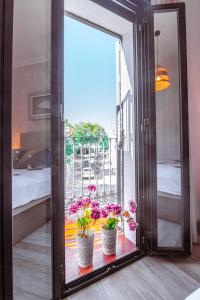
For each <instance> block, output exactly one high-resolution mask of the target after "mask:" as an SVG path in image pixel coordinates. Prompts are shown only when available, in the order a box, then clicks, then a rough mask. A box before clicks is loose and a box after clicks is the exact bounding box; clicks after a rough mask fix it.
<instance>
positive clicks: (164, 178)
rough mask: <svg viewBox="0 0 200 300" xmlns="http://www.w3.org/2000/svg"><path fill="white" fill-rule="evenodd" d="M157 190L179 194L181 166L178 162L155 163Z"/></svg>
mask: <svg viewBox="0 0 200 300" xmlns="http://www.w3.org/2000/svg"><path fill="white" fill-rule="evenodd" d="M157 181H158V182H157V184H158V191H160V192H165V193H170V194H173V195H178V196H180V195H181V168H180V165H178V164H169V163H166V164H164V163H163V164H158V165H157Z"/></svg>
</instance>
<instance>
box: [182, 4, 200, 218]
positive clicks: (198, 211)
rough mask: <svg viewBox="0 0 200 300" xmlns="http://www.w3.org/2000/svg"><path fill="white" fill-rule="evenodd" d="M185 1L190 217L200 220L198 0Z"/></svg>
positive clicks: (199, 29)
mask: <svg viewBox="0 0 200 300" xmlns="http://www.w3.org/2000/svg"><path fill="white" fill-rule="evenodd" d="M185 3H186V19H187V54H188V96H189V134H190V177H191V201H192V217H193V218H195V217H196V218H197V220H198V221H200V82H199V70H200V59H199V54H200V19H199V12H200V1H199V0H190V1H188V0H187V1H185Z"/></svg>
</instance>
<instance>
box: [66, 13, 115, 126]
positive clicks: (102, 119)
mask: <svg viewBox="0 0 200 300" xmlns="http://www.w3.org/2000/svg"><path fill="white" fill-rule="evenodd" d="M64 22H65V23H64V24H65V39H64V40H65V43H64V54H65V61H64V75H65V76H64V83H65V117H66V118H68V119H69V120H70V121H71V122H73V123H78V122H81V121H89V122H96V123H99V124H101V125H103V126H104V127H105V128H106V129H108V128H110V127H111V125H113V124H114V122H115V116H116V59H115V48H116V41H117V39H116V38H115V37H113V36H110V35H108V34H106V33H104V32H101V31H99V30H97V29H94V28H92V27H90V26H87V25H85V24H83V23H80V22H78V21H76V20H74V19H71V18H69V17H66V16H65V21H64Z"/></svg>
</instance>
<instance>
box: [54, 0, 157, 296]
mask: <svg viewBox="0 0 200 300" xmlns="http://www.w3.org/2000/svg"><path fill="white" fill-rule="evenodd" d="M91 1H92V2H95V3H96V4H99V5H101V6H103V7H104V8H106V9H109V10H110V11H111V12H113V13H115V14H117V15H119V16H122V17H125V18H126V17H127V19H128V20H129V21H131V22H133V23H134V22H137V26H135V34H136V41H137V43H136V44H137V47H136V52H135V56H136V61H137V62H141V64H140V63H137V64H136V65H137V66H134V67H135V68H136V69H135V72H136V75H137V78H135V87H136V88H135V96H136V112H135V116H136V123H135V124H136V142H137V145H138V146H137V156H136V158H137V159H136V162H137V163H138V173H137V175H136V176H138V177H139V178H138V180H137V184H136V189H137V195H138V199H140V200H141V203H142V204H141V205H140V208H139V213H138V214H139V218H138V221H139V223H141V219H142V217H143V216H144V214H146V212H147V208H146V202H147V199H146V197H147V196H148V194H147V186H146V182H145V180H147V178H146V179H145V178H144V177H145V176H144V170H145V163H146V162H147V159H146V158H145V157H146V153H147V148H148V147H149V145H148V144H147V143H146V135H147V131H146V130H144V131H142V132H141V127H143V128H145V122H146V120H145V116H146V114H147V112H146V111H145V109H144V106H145V103H149V101H150V99H149V98H150V96H154V93H152V91H154V81H153V78H154V64H153V63H151V61H152V60H151V59H150V55H151V54H152V53H150V50H149V51H146V49H147V46H148V43H149V38H150V29H149V26H150V25H152V23H151V22H152V18H151V19H150V16H151V15H152V11H151V8H150V6H149V4H150V1H144V2H142V1H137V0H136V1H134V0H132V1H126V0H118V1H110V0H91ZM61 54H62V53H61ZM153 56H154V55H153ZM149 68H152V70H150V69H149ZM149 79H151V80H150V83H149V84H148V80H149ZM152 85H153V86H152ZM147 98H148V99H147ZM61 130H62V132H63V129H61ZM60 167H62V168H63V166H62V165H60ZM146 177H148V174H147V176H146ZM63 180H64V177H63ZM60 196H61V197H62V195H60ZM60 201H61V202H62V200H60ZM56 202H57V203H58V202H59V201H56ZM143 220H144V218H143ZM147 225H148V224H147V220H145V222H144V225H143V226H142V227H141V229H140V234H137V243H138V245H140V250H139V251H137V252H135V253H134V254H133V253H132V254H130V255H127V256H126V257H124V258H121V259H119V260H118V261H116V262H115V263H112V264H110V265H108V266H105V267H102V268H100V269H98V270H96V271H93V272H92V273H91V274H88V275H86V276H84V277H82V278H79V279H77V280H75V281H73V282H70V283H69V284H66V285H65V289H64V292H63V295H62V296H63V297H66V296H69V295H70V294H73V293H75V292H77V291H78V290H80V289H82V288H83V287H85V286H88V285H89V284H91V283H93V282H96V281H97V280H99V279H100V278H103V277H105V276H107V275H109V274H111V273H113V272H115V271H117V270H119V269H120V268H122V267H124V266H126V265H128V264H130V263H132V262H133V261H135V260H137V259H139V258H141V257H143V256H144V255H145V254H147V250H148V247H146V245H147V240H146V237H147ZM58 227H59V226H58ZM62 229H63V222H62V221H61V222H60V230H62ZM57 242H58V243H59V241H58V240H57ZM63 246H64V243H63ZM60 251H61V252H60V253H61V255H62V256H63V258H62V259H61V260H62V263H61V265H62V267H63V265H65V257H64V247H63V249H62V245H60ZM61 272H63V270H62V271H61Z"/></svg>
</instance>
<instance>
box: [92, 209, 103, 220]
mask: <svg viewBox="0 0 200 300" xmlns="http://www.w3.org/2000/svg"><path fill="white" fill-rule="evenodd" d="M91 218H92V219H94V220H98V219H100V218H101V210H100V209H99V208H98V207H94V208H92V211H91Z"/></svg>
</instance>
